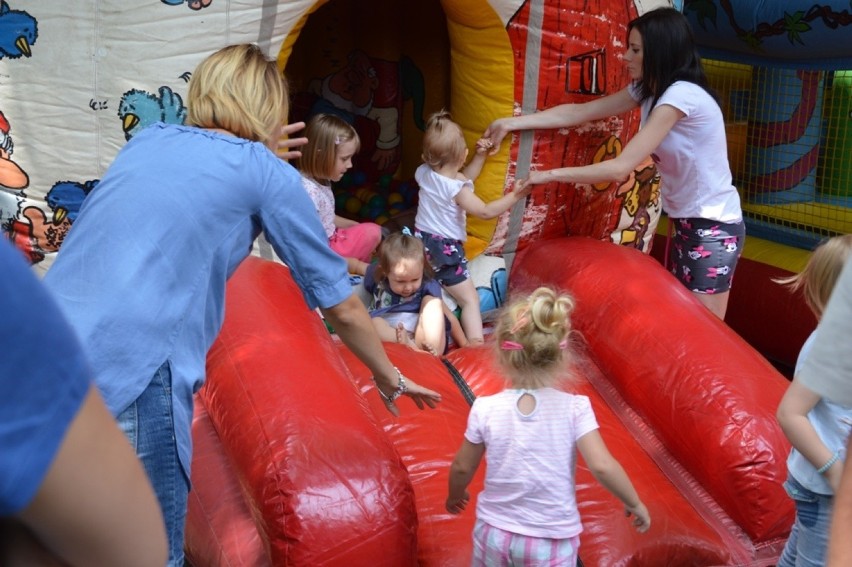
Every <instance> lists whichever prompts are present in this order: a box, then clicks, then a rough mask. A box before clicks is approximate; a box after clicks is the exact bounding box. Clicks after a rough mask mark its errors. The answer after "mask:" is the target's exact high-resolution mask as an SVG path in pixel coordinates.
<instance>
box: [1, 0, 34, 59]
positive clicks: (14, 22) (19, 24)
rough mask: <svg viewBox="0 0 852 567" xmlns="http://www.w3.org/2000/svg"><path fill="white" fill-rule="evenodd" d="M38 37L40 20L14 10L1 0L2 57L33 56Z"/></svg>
mask: <svg viewBox="0 0 852 567" xmlns="http://www.w3.org/2000/svg"><path fill="white" fill-rule="evenodd" d="M37 38H38V22H37V21H36V19H35V18H34V17H32V16H31V15H30V14H28V13H27V12H24V11H21V10H12V9H11V8H10V7H9V3H8V2H6V1H5V0H0V58H3V57H7V58H9V59H18V58H19V57H30V56H32V46H33V44H35V42H36V39H37Z"/></svg>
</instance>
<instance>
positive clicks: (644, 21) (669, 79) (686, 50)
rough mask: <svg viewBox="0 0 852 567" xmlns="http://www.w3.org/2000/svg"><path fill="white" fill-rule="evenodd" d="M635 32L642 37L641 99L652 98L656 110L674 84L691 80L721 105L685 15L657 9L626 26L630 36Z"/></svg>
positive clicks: (666, 9)
mask: <svg viewBox="0 0 852 567" xmlns="http://www.w3.org/2000/svg"><path fill="white" fill-rule="evenodd" d="M633 29H635V30H636V31H638V32H639V35H641V36H642V79H641V80H639V82H638V83H637V86H638V87H639V94H640V95H641V97H642V100H645V99H647V98H648V97H653V104H652V105H651V107H652V108H653V106H654V105H655V104H657V100H659V98H660V96H662V94H663V93H664V92H666V89H667V88H669V87H670V86H671V85H672V83H674V82H675V81H689V82H690V83H695V84H696V85H698V86H699V87H701V88H703V89H704V90H705V91H707V93H708V94H709V95H710V96H711V97H713V100H715V101H716V102H717V104H718V102H719V99H718V97H717V96H716V93H714V92H713V90H712V89H711V88H710V85H709V84H708V82H707V75H705V74H704V67H703V66H702V65H701V57H700V56H699V55H698V50H697V49H696V47H695V39H694V37H693V35H692V28H691V27H690V26H689V22H688V21H687V19H686V17H685V16H684V15H683V14H681V13H680V12H679V11H677V10H676V9H674V8H657V9H656V10H651V11H649V12H645V13H644V14H642V15H641V16H639V17H638V18H636V19H635V20H633V21H631V22H630V23H629V24H627V33H628V34H629V33H630V31H631V30H633Z"/></svg>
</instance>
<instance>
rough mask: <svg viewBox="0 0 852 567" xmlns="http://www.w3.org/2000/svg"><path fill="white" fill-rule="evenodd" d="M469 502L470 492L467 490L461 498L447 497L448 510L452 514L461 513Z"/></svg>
mask: <svg viewBox="0 0 852 567" xmlns="http://www.w3.org/2000/svg"><path fill="white" fill-rule="evenodd" d="M468 502H470V494H469V493H468V492H467V490H465V491H464V495H463V496H462V497H461V498H447V504H446V506H447V512H449V513H450V514H460V513H461V511H462V510H464V509H465V507H466V506H467V503H468Z"/></svg>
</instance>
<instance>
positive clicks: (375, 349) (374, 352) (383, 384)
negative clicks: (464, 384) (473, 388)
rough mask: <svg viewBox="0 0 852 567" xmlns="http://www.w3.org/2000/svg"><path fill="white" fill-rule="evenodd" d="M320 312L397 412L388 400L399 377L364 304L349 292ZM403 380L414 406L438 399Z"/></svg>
mask: <svg viewBox="0 0 852 567" xmlns="http://www.w3.org/2000/svg"><path fill="white" fill-rule="evenodd" d="M322 313H323V315H324V316H325V318H326V319H328V321H329V323H330V324H331V326H332V327H333V328H334V330H335V332H336V333H337V334H338V336H339V337H340V338H341V340H342V341H343V344H345V345H346V346H347V347H349V349H350V350H351V351H352V353H353V354H355V356H357V357H358V359H359V360H360V361H361V362H363V363H364V364H365V365H366V366H367V368H369V369H370V370H371V371H372V372H373V377H374V378H375V380H376V387H378V388H379V390H380V392H381V393H382V400H383V401H384V403H385V406H386V407H387V408H388V411H390V412H391V413H392V414H394V415H399V409H398V408H397V407H396V404H395V403H394V402H392V401H389V400H388V398H387V396H391V395H392V394H393V393H394V392H395V391H397V389H398V388H399V386H400V378H399V376H398V375H397V372H396V370H395V369H394V367H393V364H391V361H390V359H389V358H388V355H387V353H386V352H385V349H384V347H382V342H381V341H380V340H379V335H377V334H376V329H375V327H373V322H372V321H371V320H370V315H369V314H368V313H367V309H366V308H365V307H364V304H363V303H362V302H361V300H360V299H358V297H357V296H356V295H354V294H353V295H350V296H349V298H348V299H345V300H344V301H342V302H341V303H338V304H337V305H335V306H334V307H329V308H326V309H322ZM404 380H405V388H406V391H405V395H407V396H409V397H410V398H411V399H412V400H414V403H415V404H417V407H418V408H420V409H423V405H424V404H426V405H427V406H429V407H430V408H434V407H435V404H437V403H438V402H440V401H441V394H439V393H438V392H434V391H432V390H429V389H428V388H424V387H422V386H420V385H418V384H417V383H416V382H414V380H412V379H411V378H407V377H406V378H404Z"/></svg>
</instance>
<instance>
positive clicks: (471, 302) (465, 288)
mask: <svg viewBox="0 0 852 567" xmlns="http://www.w3.org/2000/svg"><path fill="white" fill-rule="evenodd" d="M445 289H446V290H447V292H448V293H449V294H450V295H452V296H453V298H454V299H455V300H456V301H457V302H458V304H459V307H461V325H462V328H463V329H464V334H465V335H466V336H467V340H468V342H469V343H470V344H479V343H482V342H484V339H483V336H482V313H481V312H480V310H479V293H478V292H477V291H476V286H474V285H473V280H471V279H470V278H468V279H466V280H464V281H463V282H461V283H458V284H456V285H452V286H447V287H446V288H445Z"/></svg>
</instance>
